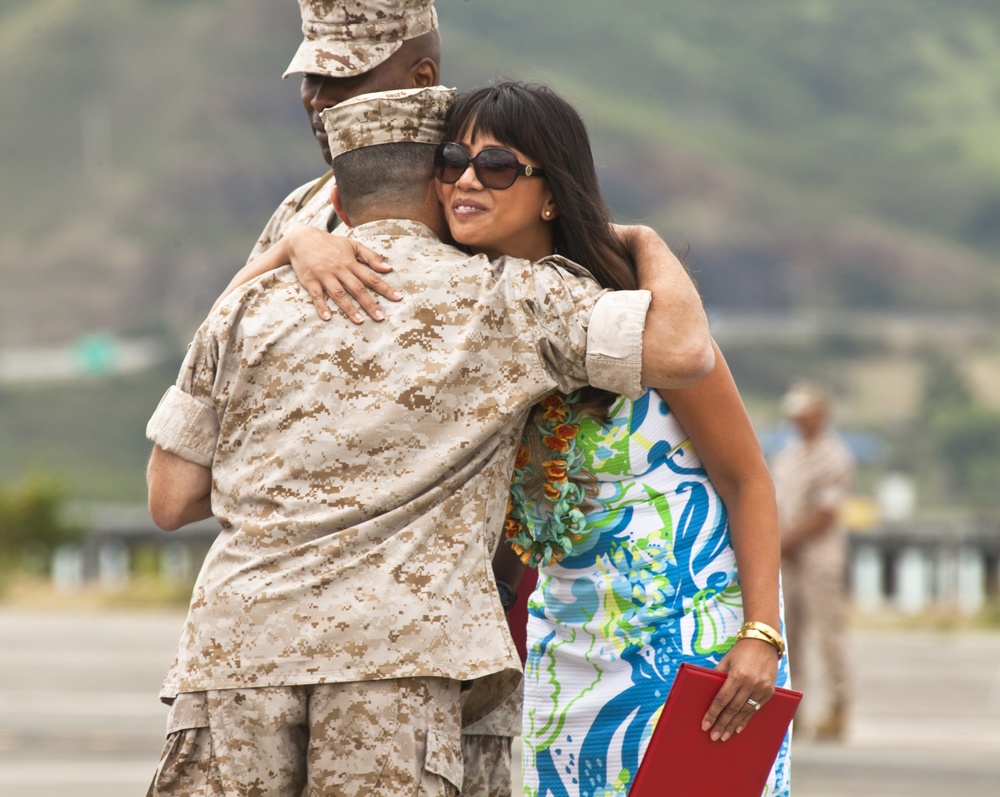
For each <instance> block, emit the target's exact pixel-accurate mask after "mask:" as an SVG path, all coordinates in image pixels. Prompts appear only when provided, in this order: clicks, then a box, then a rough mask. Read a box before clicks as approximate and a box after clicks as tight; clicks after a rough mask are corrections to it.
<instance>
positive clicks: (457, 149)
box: [434, 141, 545, 191]
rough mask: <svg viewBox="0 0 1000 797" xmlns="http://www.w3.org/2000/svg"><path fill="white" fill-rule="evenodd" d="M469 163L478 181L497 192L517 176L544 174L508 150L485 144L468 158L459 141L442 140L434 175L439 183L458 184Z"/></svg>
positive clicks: (436, 151) (436, 156)
mask: <svg viewBox="0 0 1000 797" xmlns="http://www.w3.org/2000/svg"><path fill="white" fill-rule="evenodd" d="M470 162H471V163H472V168H473V169H474V170H475V172H476V178H477V179H478V180H479V182H481V183H482V184H483V185H484V186H486V187H487V188H492V189H494V190H497V191H502V190H503V189H505V188H510V187H511V186H512V185H514V181H515V180H516V179H517V178H518V175H521V174H523V175H524V176H525V177H541V176H543V175H544V174H545V169H543V168H542V167H541V166H528V165H526V164H524V163H521V161H519V160H518V159H517V155H515V154H514V153H513V152H511V151H510V150H509V149H503V148H502V147H486V149H483V150H480V151H479V154H478V155H476V157H474V158H470V157H469V153H468V152H466V151H465V147H463V146H462V145H461V144H456V143H455V142H454V141H445V142H444V143H443V144H439V145H438V148H437V150H435V152H434V176H435V177H436V178H437V179H438V180H440V181H441V182H442V183H449V184H451V183H457V182H458V181H459V179H460V178H461V177H462V175H463V174H465V170H466V169H468V168H469V163H470Z"/></svg>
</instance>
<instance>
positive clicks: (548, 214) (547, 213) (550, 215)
mask: <svg viewBox="0 0 1000 797" xmlns="http://www.w3.org/2000/svg"><path fill="white" fill-rule="evenodd" d="M545 218H547V219H551V218H552V211H551V210H546V211H545Z"/></svg>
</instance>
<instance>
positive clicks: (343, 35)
mask: <svg viewBox="0 0 1000 797" xmlns="http://www.w3.org/2000/svg"><path fill="white" fill-rule="evenodd" d="M346 5H351V6H356V7H352V8H347V7H346ZM300 6H302V34H303V39H302V43H301V44H300V45H299V48H298V50H297V51H296V52H295V55H294V57H293V58H292V60H291V63H289V65H288V68H287V69H286V70H285V72H284V75H282V77H288V76H289V75H293V74H299V73H306V74H315V75H328V76H330V77H352V76H354V75H360V74H363V73H365V72H370V71H371V70H372V69H374V68H375V67H376V66H378V65H379V64H381V63H382V62H383V61H385V60H386V59H388V58H389V57H390V56H391V55H392V54H393V53H395V52H396V51H397V50H398V49H399V48H400V47H401V46H402V44H403V42H404V41H407V40H408V39H415V38H416V37H418V36H423V35H424V34H425V33H430V32H431V31H432V30H437V26H438V19H437V12H436V11H435V10H434V6H433V0H408V2H398V0H354V2H353V3H350V4H344V3H333V4H322V3H321V4H319V6H317V5H316V4H315V3H309V2H308V0H300Z"/></svg>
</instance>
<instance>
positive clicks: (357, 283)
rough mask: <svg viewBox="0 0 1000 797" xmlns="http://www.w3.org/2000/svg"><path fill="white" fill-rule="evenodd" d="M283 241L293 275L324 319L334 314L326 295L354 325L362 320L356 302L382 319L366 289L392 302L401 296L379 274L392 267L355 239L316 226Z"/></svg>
mask: <svg viewBox="0 0 1000 797" xmlns="http://www.w3.org/2000/svg"><path fill="white" fill-rule="evenodd" d="M285 240H286V241H287V246H288V257H289V261H290V262H291V265H292V268H293V269H294V270H295V276H296V277H298V280H299V282H300V283H301V284H302V287H303V288H305V289H306V291H307V292H308V293H309V296H310V297H311V298H312V302H313V305H314V306H315V307H316V312H317V313H319V316H320V318H322V319H323V320H324V321H329V320H330V319H331V318H332V317H333V314H332V313H331V312H330V308H329V306H328V305H327V303H326V297H327V296H329V297H330V298H331V299H333V303H334V304H335V305H337V307H339V308H340V309H341V310H342V311H343V312H344V314H345V315H346V316H347V317H348V318H350V319H351V320H352V321H353V322H354V323H355V324H360V323H361V322H362V321H363V320H364V316H362V315H361V312H360V311H359V310H358V305H361V307H362V308H363V309H364V311H365V312H366V313H368V315H369V316H371V317H372V318H374V319H375V320H376V321H381V320H382V319H383V318H385V314H384V313H383V312H382V309H381V308H380V307H379V305H378V302H377V301H376V300H375V299H374V298H373V296H372V295H371V293H369V290H371V291H374V292H375V293H377V294H378V295H380V296H383V297H385V298H386V299H389V300H391V301H394V302H398V301H399V300H400V299H402V298H403V294H401V293H400V292H399V291H397V290H396V289H395V288H393V287H392V286H391V285H389V284H388V283H387V282H386V281H385V280H384V279H382V278H381V277H380V276H379V274H378V272H381V273H383V274H385V273H388V272H390V271H392V266H388V265H386V264H385V263H384V261H383V260H382V258H381V256H380V255H378V254H376V253H375V252H373V251H372V250H371V249H368V248H367V247H365V246H362V245H361V244H359V243H358V242H357V241H354V240H351V239H349V238H344V237H342V236H340V235H331V234H330V233H328V232H324V231H323V230H320V229H317V228H315V227H300V228H298V229H297V230H295V231H294V232H292V233H290V234H289V235H288V236H287V237H286V239H285ZM355 302H357V304H355Z"/></svg>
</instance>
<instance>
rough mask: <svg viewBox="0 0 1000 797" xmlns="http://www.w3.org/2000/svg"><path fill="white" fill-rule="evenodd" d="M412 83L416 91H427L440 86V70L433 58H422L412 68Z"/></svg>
mask: <svg viewBox="0 0 1000 797" xmlns="http://www.w3.org/2000/svg"><path fill="white" fill-rule="evenodd" d="M410 82H411V83H412V85H413V88H415V89H425V88H427V87H428V86H436V85H437V84H438V68H437V64H435V63H434V61H433V59H431V58H421V59H420V60H419V61H417V63H415V64H414V65H413V66H412V67H410Z"/></svg>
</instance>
